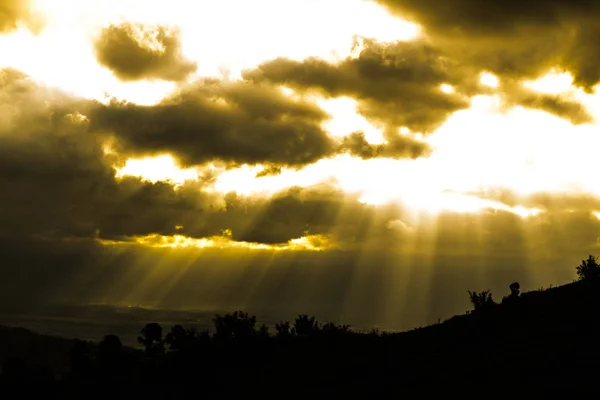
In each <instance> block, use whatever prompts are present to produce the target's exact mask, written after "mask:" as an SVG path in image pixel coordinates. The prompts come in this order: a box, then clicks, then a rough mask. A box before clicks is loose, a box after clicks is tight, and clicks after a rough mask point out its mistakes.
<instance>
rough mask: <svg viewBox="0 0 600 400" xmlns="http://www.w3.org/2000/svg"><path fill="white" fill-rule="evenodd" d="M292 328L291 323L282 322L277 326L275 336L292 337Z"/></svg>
mask: <svg viewBox="0 0 600 400" xmlns="http://www.w3.org/2000/svg"><path fill="white" fill-rule="evenodd" d="M291 329H292V328H291V326H290V323H289V321H285V322H280V323H278V324H275V331H276V334H275V336H276V337H278V338H287V337H290V336H292V331H291Z"/></svg>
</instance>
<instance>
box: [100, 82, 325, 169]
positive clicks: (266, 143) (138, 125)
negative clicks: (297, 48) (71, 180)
mask: <svg viewBox="0 0 600 400" xmlns="http://www.w3.org/2000/svg"><path fill="white" fill-rule="evenodd" d="M326 117H327V114H325V112H324V111H322V110H321V109H320V108H318V107H317V106H316V105H313V104H312V103H309V102H305V101H296V100H292V99H290V98H289V97H287V96H285V95H284V94H283V93H282V92H281V91H280V90H279V89H278V88H277V87H274V86H271V85H267V84H253V83H248V82H231V83H230V82H222V81H217V80H207V81H203V82H201V83H199V84H196V85H193V86H192V87H189V88H187V89H184V90H182V91H181V92H179V93H178V94H176V95H174V96H172V97H171V98H169V99H166V100H164V101H163V102H162V103H160V104H158V105H156V106H153V107H144V106H138V105H135V104H124V103H117V102H113V103H111V104H109V105H107V106H102V107H99V108H98V109H97V110H95V111H94V114H93V118H92V124H93V125H94V128H95V129H99V130H104V131H110V132H114V133H115V135H116V137H117V139H118V140H117V142H118V146H120V149H121V151H123V152H127V153H131V154H151V153H159V152H171V153H174V154H176V155H177V156H178V157H179V159H180V160H181V161H182V162H183V164H185V165H197V164H201V163H203V162H207V161H213V160H221V161H225V162H236V163H249V164H256V163H274V164H282V165H291V166H300V165H304V164H308V163H312V162H314V161H317V160H319V159H320V158H322V157H326V156H329V155H332V154H333V152H334V147H335V142H334V141H333V140H332V139H331V138H330V137H329V136H328V135H327V133H326V132H325V131H324V130H323V129H322V128H321V126H320V124H321V123H322V121H323V120H324V119H325V118H326Z"/></svg>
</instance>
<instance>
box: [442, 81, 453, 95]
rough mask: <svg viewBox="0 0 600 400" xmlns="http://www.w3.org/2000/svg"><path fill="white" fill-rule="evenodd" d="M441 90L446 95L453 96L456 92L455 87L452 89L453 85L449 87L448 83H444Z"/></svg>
mask: <svg viewBox="0 0 600 400" xmlns="http://www.w3.org/2000/svg"><path fill="white" fill-rule="evenodd" d="M440 90H441V91H442V92H444V93H446V94H452V93H454V92H455V90H454V87H452V85H448V84H447V83H442V85H441V86H440Z"/></svg>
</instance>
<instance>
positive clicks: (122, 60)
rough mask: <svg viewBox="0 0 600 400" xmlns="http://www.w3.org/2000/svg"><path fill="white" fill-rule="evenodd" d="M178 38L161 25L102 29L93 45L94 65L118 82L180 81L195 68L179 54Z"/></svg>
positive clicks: (124, 24) (122, 26)
mask: <svg viewBox="0 0 600 400" xmlns="http://www.w3.org/2000/svg"><path fill="white" fill-rule="evenodd" d="M178 35H179V34H178V32H177V31H173V30H170V29H169V28H167V27H165V26H144V25H139V24H130V23H123V24H120V25H110V26H109V27H107V28H104V29H103V30H102V33H101V34H100V37H99V38H98V39H97V40H96V42H95V45H94V46H95V50H96V56H97V58H98V62H99V63H100V64H102V65H103V66H105V67H107V68H109V69H110V70H111V71H112V72H113V73H114V74H115V75H116V76H117V77H118V78H119V79H121V80H124V81H133V80H140V79H163V80H168V81H181V80H183V79H185V78H186V77H187V76H188V75H189V74H191V73H192V72H194V71H195V70H196V67H197V66H196V63H194V62H192V61H189V60H186V59H185V58H184V57H183V55H182V54H181V45H180V43H179V36H178Z"/></svg>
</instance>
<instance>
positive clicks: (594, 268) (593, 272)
mask: <svg viewBox="0 0 600 400" xmlns="http://www.w3.org/2000/svg"><path fill="white" fill-rule="evenodd" d="M577 276H578V277H579V280H580V281H582V280H591V279H596V278H598V277H600V264H598V259H597V258H596V257H594V256H593V255H591V254H590V256H589V257H588V258H587V260H582V261H581V264H579V266H578V267H577Z"/></svg>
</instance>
